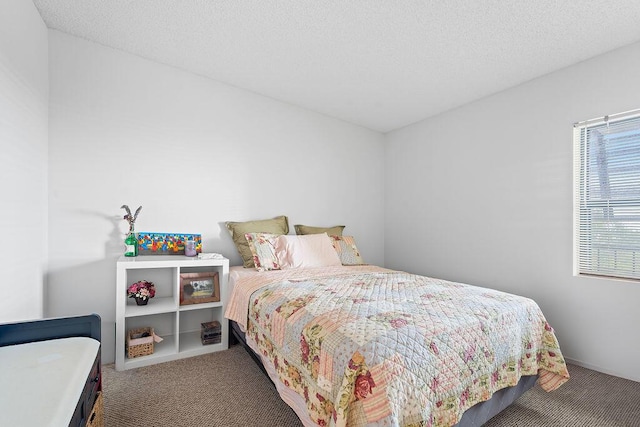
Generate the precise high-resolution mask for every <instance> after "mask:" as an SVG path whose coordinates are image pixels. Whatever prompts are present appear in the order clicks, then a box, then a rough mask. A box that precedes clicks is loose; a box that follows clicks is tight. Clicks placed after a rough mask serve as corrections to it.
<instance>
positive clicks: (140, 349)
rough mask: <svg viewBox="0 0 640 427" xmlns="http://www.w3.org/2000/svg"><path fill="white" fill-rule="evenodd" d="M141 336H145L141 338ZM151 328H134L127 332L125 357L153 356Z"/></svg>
mask: <svg viewBox="0 0 640 427" xmlns="http://www.w3.org/2000/svg"><path fill="white" fill-rule="evenodd" d="M142 335H145V336H144V337H142ZM153 342H154V340H153V328H136V329H129V330H128V331H127V357H128V358H129V359H133V358H134V357H140V356H147V355H149V354H153Z"/></svg>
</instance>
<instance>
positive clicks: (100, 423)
mask: <svg viewBox="0 0 640 427" xmlns="http://www.w3.org/2000/svg"><path fill="white" fill-rule="evenodd" d="M85 427H104V402H103V398H102V392H101V391H99V392H98V398H97V399H96V402H95V403H94V404H93V408H92V409H91V413H90V414H89V417H88V418H87V424H85Z"/></svg>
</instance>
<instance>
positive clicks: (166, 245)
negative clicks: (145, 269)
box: [137, 231, 202, 255]
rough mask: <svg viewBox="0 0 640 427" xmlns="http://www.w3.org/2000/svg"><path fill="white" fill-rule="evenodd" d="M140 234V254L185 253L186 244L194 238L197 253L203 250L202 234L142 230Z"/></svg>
mask: <svg viewBox="0 0 640 427" xmlns="http://www.w3.org/2000/svg"><path fill="white" fill-rule="evenodd" d="M137 235H138V255H185V244H186V242H187V241H189V240H193V241H194V243H195V247H196V253H198V254H199V253H200V252H202V235H201V234H188V233H155V232H149V231H141V232H139V233H137Z"/></svg>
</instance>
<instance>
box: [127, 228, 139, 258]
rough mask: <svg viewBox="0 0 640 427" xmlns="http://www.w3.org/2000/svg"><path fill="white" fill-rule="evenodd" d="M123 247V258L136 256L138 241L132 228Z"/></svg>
mask: <svg viewBox="0 0 640 427" xmlns="http://www.w3.org/2000/svg"><path fill="white" fill-rule="evenodd" d="M124 245H125V249H124V256H138V239H137V238H136V232H135V230H134V229H133V227H131V229H130V230H129V234H128V235H127V238H126V239H124Z"/></svg>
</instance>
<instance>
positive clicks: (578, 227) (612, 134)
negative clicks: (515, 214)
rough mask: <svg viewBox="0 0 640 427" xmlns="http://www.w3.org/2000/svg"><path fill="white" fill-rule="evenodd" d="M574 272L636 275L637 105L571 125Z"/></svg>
mask: <svg viewBox="0 0 640 427" xmlns="http://www.w3.org/2000/svg"><path fill="white" fill-rule="evenodd" d="M574 186H575V187H574V192H575V202H574V203H575V204H574V211H575V234H574V236H575V237H574V239H575V257H574V258H575V273H576V274H590V275H598V276H608V277H619V278H627V279H640V110H636V111H633V112H630V113H622V114H617V115H615V116H607V117H604V118H602V119H596V120H589V121H586V122H581V123H576V124H575V125H574Z"/></svg>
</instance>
